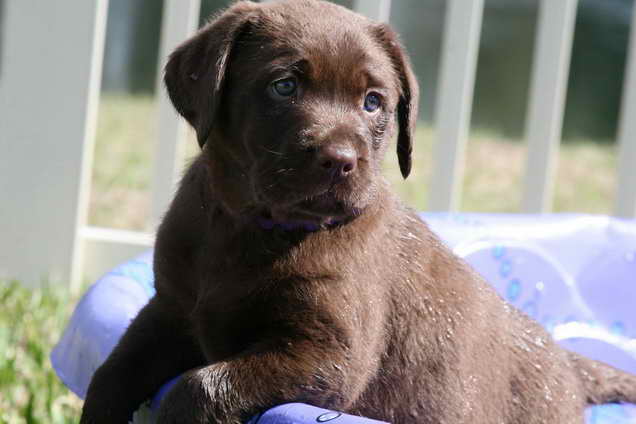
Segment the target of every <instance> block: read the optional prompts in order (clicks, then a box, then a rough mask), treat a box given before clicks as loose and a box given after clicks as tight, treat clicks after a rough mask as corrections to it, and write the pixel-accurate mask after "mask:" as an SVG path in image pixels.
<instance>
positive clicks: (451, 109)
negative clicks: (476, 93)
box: [427, 0, 484, 211]
mask: <svg viewBox="0 0 636 424" xmlns="http://www.w3.org/2000/svg"><path fill="white" fill-rule="evenodd" d="M483 10H484V1H483V0H448V1H447V2H446V19H445V24H444V25H445V27H444V42H443V46H442V60H441V65H440V84H439V89H438V92H437V106H436V110H435V125H436V130H437V134H436V141H435V146H434V160H433V163H434V164H435V165H434V168H433V174H432V176H431V183H430V195H429V201H428V205H427V209H429V210H434V211H444V210H455V209H457V206H458V203H459V193H460V189H461V184H462V181H463V177H464V161H465V160H464V151H465V146H466V141H467V139H468V131H469V129H470V117H471V111H472V103H473V89H474V86H475V71H476V68H477V53H478V50H479V41H480V34H481V22H482V17H483Z"/></svg>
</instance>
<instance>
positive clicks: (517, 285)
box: [506, 278, 521, 302]
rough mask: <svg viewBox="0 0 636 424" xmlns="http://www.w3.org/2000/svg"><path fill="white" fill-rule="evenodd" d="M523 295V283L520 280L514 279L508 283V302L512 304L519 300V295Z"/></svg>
mask: <svg viewBox="0 0 636 424" xmlns="http://www.w3.org/2000/svg"><path fill="white" fill-rule="evenodd" d="M520 294H521V281H519V279H517V278H514V279H512V280H510V281H509V282H508V287H507V289H506V296H507V297H508V300H510V301H511V302H514V301H516V300H517V299H519V295H520Z"/></svg>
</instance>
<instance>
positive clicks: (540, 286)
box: [534, 281, 545, 291]
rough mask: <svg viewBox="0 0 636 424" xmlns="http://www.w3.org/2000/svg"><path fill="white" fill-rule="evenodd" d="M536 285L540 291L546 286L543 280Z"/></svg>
mask: <svg viewBox="0 0 636 424" xmlns="http://www.w3.org/2000/svg"><path fill="white" fill-rule="evenodd" d="M534 287H535V288H536V289H537V290H539V291H543V289H544V288H545V284H544V283H543V281H539V282H537V284H536V286H534Z"/></svg>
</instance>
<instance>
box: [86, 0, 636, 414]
mask: <svg viewBox="0 0 636 424" xmlns="http://www.w3.org/2000/svg"><path fill="white" fill-rule="evenodd" d="M165 83H166V86H167V89H168V92H169V94H170V98H171V99H172V102H173V103H174V106H175V108H176V109H177V111H178V112H179V113H180V114H181V115H183V116H184V117H185V119H187V121H188V122H189V123H190V124H191V125H192V126H193V127H194V128H195V130H196V133H197V136H198V141H199V144H200V145H201V146H202V147H203V150H202V152H201V154H200V156H199V157H198V158H197V159H196V160H195V161H194V163H193V164H192V166H191V167H190V169H189V171H188V172H187V174H186V175H185V176H184V178H183V181H182V182H181V186H180V188H179V191H178V193H177V194H176V197H175V199H174V201H173V203H172V205H171V207H170V209H169V211H168V212H167V214H166V216H165V218H164V220H163V223H162V224H161V227H160V228H159V232H158V235H157V242H156V250H155V258H154V270H155V277H156V282H155V285H156V288H157V294H156V296H155V297H154V298H153V299H152V300H151V301H150V303H149V304H148V305H147V306H146V307H145V308H144V309H143V310H142V311H141V312H140V314H139V316H138V317H137V318H136V319H135V320H134V321H133V322H132V324H131V325H130V328H129V329H128V331H127V333H126V334H125V336H124V337H123V339H122V340H121V342H120V343H119V345H118V346H117V347H116V348H115V350H114V351H113V353H112V354H111V355H110V357H109V358H108V360H107V361H106V362H105V363H104V364H103V365H102V366H101V367H100V368H99V369H98V370H97V372H96V373H95V375H94V377H93V380H92V382H91V385H90V388H89V390H88V395H87V398H86V403H85V405H84V411H83V414H82V420H81V422H82V423H85V424H89V423H90V424H96V423H108V424H113V423H115V424H118V423H126V422H127V420H128V419H129V418H130V416H131V414H132V412H133V411H134V410H135V409H136V408H137V407H138V406H139V405H140V403H142V402H143V401H144V400H146V399H148V398H149V397H150V396H151V395H152V394H153V393H154V392H155V391H156V390H157V389H158V387H159V386H160V385H161V384H162V383H164V382H166V381H167V380H169V379H170V378H172V377H174V376H176V375H179V374H180V373H185V374H184V375H183V377H182V378H181V379H180V381H179V382H178V383H177V384H176V385H175V386H174V387H173V388H172V389H171V391H170V392H169V393H168V395H167V397H166V398H165V399H164V401H163V403H162V405H161V408H160V412H159V415H160V416H159V422H160V423H197V424H200V423H227V424H229V423H231V424H238V423H241V422H244V421H245V420H246V419H248V418H249V417H251V416H253V415H254V414H256V413H258V412H259V411H263V410H264V409H267V408H269V407H271V406H274V405H277V404H281V403H285V402H292V401H296V402H306V403H309V404H314V405H318V406H322V407H325V408H332V409H336V410H341V411H346V412H349V413H353V414H359V415H363V416H367V417H371V418H376V419H381V420H385V421H389V422H392V423H395V424H403V423H472V424H478V423H483V424H493V423H507V424H515V423H549V424H565V423H581V422H582V420H583V410H584V408H585V406H586V404H588V403H600V402H615V401H618V402H621V401H632V402H634V401H636V378H635V377H633V376H630V375H627V374H624V373H622V372H620V371H617V370H616V369H614V368H611V367H609V366H607V365H604V364H601V363H598V362H594V361H592V360H588V359H585V358H582V357H580V356H577V355H575V354H573V353H569V352H566V351H564V350H562V349H561V348H559V347H558V346H557V345H556V344H555V343H554V342H553V341H552V340H551V339H550V337H549V336H548V334H547V333H546V332H545V331H544V330H543V329H542V328H541V327H540V326H539V325H538V324H537V323H535V322H533V321H532V320H530V319H529V318H528V317H526V316H525V315H523V314H522V313H520V312H519V311H517V310H516V309H514V308H513V307H511V306H509V305H508V304H506V302H504V301H503V300H502V299H501V298H500V297H499V296H498V295H497V294H496V293H495V292H494V291H493V289H492V288H491V287H490V286H489V285H488V284H487V283H486V282H485V281H484V280H483V279H482V278H481V277H480V276H479V275H478V274H477V273H476V272H474V271H473V270H472V269H471V268H470V267H469V266H468V265H466V264H465V263H464V262H463V261H462V260H461V259H459V258H458V257H456V256H455V255H454V254H453V253H452V252H450V251H449V250H448V249H447V248H446V247H445V246H444V245H443V244H442V243H441V242H440V241H439V239H438V238H437V237H436V236H435V235H434V234H432V233H431V231H430V230H429V229H428V228H427V226H426V224H424V223H423V222H422V221H421V220H420V219H419V218H418V216H417V215H416V214H415V213H414V212H413V211H411V210H410V209H408V208H407V207H405V206H404V205H403V204H402V203H401V202H400V201H399V200H398V199H397V198H396V197H395V195H393V194H392V193H391V192H390V190H389V189H388V185H387V182H386V181H385V180H384V179H383V177H382V176H381V172H380V169H381V164H382V157H383V156H384V153H385V151H386V149H387V148H388V147H389V144H390V142H391V140H392V138H393V136H394V135H395V133H396V132H397V156H398V159H399V163H400V169H401V171H402V174H403V175H404V177H406V176H407V175H408V174H409V171H410V168H411V158H410V154H411V144H412V138H413V131H414V128H415V123H416V117H417V104H418V87H417V83H416V80H415V77H414V75H413V71H412V70H411V66H410V64H409V60H408V58H407V56H406V53H405V52H404V50H403V48H402V47H401V46H400V44H399V42H398V40H397V37H396V35H395V33H394V32H393V31H392V30H391V29H390V28H389V27H388V26H387V25H385V24H380V23H377V22H373V21H370V20H368V19H365V18H364V17H362V16H359V15H357V14H355V13H353V12H351V11H348V10H347V9H345V8H343V7H340V6H336V5H333V4H330V3H327V2H322V1H317V0H289V1H282V2H274V3H264V4H258V3H251V2H238V3H235V4H234V5H233V6H231V7H230V8H229V9H227V10H226V11H225V12H224V13H222V14H220V15H218V16H217V17H216V18H215V19H214V20H213V21H211V22H210V23H209V24H208V25H207V26H205V27H204V28H203V29H201V30H200V31H199V32H198V33H197V34H196V35H195V36H194V37H192V38H191V39H189V40H188V41H186V42H185V43H184V44H182V45H181V46H180V47H179V48H177V50H176V51H175V52H174V53H173V54H172V56H171V57H170V60H169V63H168V65H167V67H166V73H165Z"/></svg>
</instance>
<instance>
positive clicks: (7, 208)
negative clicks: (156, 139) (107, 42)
mask: <svg viewBox="0 0 636 424" xmlns="http://www.w3.org/2000/svg"><path fill="white" fill-rule="evenodd" d="M107 6H108V2H107V0H67V1H62V2H34V1H9V2H4V10H3V20H4V22H3V27H2V28H1V29H0V30H1V31H2V39H1V41H2V43H3V45H2V48H1V49H0V50H1V51H2V55H3V57H2V60H1V61H0V63H1V66H2V69H0V128H1V132H0V152H2V153H1V154H0V277H6V278H16V279H18V280H20V281H21V282H22V283H24V284H29V285H33V284H37V283H41V282H42V281H50V282H65V283H67V284H68V283H69V282H70V283H71V285H72V286H76V285H77V283H78V282H79V280H80V275H79V269H80V264H81V253H82V251H81V248H80V246H79V245H80V240H79V228H80V227H82V226H83V225H84V224H85V221H86V215H87V206H88V194H89V186H90V177H91V175H90V174H91V165H92V154H93V144H94V135H95V123H96V114H97V106H98V100H99V84H100V80H101V69H102V66H101V65H102V56H103V45H104V34H105V23H106V12H107Z"/></svg>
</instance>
